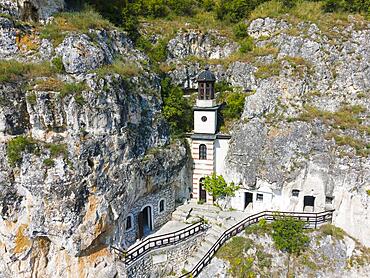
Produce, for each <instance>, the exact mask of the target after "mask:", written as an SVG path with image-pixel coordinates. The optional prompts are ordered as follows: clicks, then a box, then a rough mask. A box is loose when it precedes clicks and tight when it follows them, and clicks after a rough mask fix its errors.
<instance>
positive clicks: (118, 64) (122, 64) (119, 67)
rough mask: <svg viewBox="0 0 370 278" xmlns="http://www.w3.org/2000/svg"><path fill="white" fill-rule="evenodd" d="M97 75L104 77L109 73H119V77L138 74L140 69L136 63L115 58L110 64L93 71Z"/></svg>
mask: <svg viewBox="0 0 370 278" xmlns="http://www.w3.org/2000/svg"><path fill="white" fill-rule="evenodd" d="M95 72H96V73H97V74H98V76H99V77H104V76H106V75H109V74H115V73H117V74H119V75H120V76H121V77H123V78H125V77H132V76H138V75H139V74H140V73H141V69H140V68H139V66H138V65H137V64H136V63H133V62H128V61H125V60H122V59H120V58H117V59H115V60H114V61H113V63H112V64H110V65H105V66H103V67H101V68H99V69H97V70H96V71H95Z"/></svg>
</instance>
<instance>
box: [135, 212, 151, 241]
mask: <svg viewBox="0 0 370 278" xmlns="http://www.w3.org/2000/svg"><path fill="white" fill-rule="evenodd" d="M138 224H139V239H141V238H143V237H144V236H147V235H149V234H150V233H151V231H152V230H153V209H152V207H151V206H150V205H147V206H145V207H144V208H142V209H141V211H140V213H139V216H138Z"/></svg>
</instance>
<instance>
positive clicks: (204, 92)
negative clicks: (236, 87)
mask: <svg viewBox="0 0 370 278" xmlns="http://www.w3.org/2000/svg"><path fill="white" fill-rule="evenodd" d="M197 82H198V98H197V101H196V106H195V107H194V134H197V133H200V134H216V132H217V111H218V108H219V106H217V104H216V99H215V82H216V78H215V76H214V74H213V73H212V72H211V71H210V70H209V68H208V67H207V68H205V70H204V71H202V72H201V73H200V74H199V76H198V78H197Z"/></svg>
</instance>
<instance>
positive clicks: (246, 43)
mask: <svg viewBox="0 0 370 278" xmlns="http://www.w3.org/2000/svg"><path fill="white" fill-rule="evenodd" d="M253 49H254V42H253V38H251V37H249V36H248V37H247V38H245V39H244V40H242V41H241V42H240V48H239V51H240V52H241V53H247V52H249V51H252V50H253Z"/></svg>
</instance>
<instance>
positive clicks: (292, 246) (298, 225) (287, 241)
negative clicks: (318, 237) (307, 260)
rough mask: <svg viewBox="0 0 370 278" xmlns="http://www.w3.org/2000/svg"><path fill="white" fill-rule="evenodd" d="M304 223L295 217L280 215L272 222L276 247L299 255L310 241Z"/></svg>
mask: <svg viewBox="0 0 370 278" xmlns="http://www.w3.org/2000/svg"><path fill="white" fill-rule="evenodd" d="M304 225H305V223H304V222H303V221H300V220H297V219H294V218H293V217H278V219H276V220H275V221H274V222H272V229H273V232H272V239H273V240H274V243H275V245H276V247H277V248H278V249H280V250H281V251H283V252H287V253H288V254H295V255H299V254H300V253H301V252H302V251H303V250H304V249H305V248H306V246H307V244H308V243H309V237H308V236H307V235H306V234H305V233H304V230H303V228H304Z"/></svg>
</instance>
